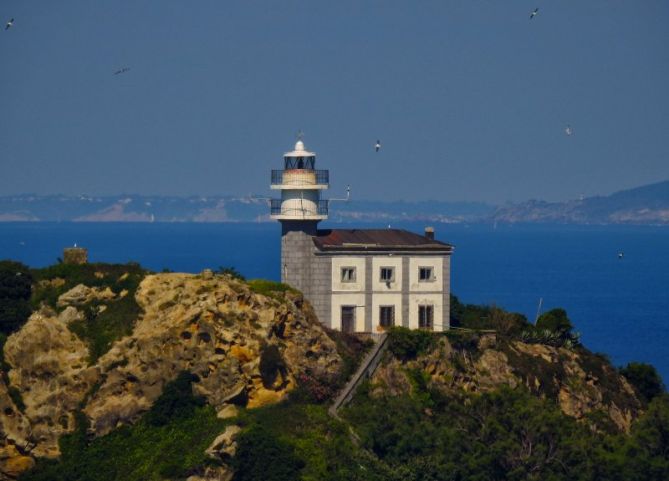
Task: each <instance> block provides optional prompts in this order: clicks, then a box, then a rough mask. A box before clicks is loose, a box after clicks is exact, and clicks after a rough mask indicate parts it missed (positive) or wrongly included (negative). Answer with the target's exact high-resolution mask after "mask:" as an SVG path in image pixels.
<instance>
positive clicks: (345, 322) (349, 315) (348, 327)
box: [341, 306, 355, 333]
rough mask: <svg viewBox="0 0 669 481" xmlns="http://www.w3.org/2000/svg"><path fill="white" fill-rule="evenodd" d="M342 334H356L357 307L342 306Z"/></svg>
mask: <svg viewBox="0 0 669 481" xmlns="http://www.w3.org/2000/svg"><path fill="white" fill-rule="evenodd" d="M341 330H342V332H348V333H352V332H355V306H341Z"/></svg>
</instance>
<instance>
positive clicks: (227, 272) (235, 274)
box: [216, 266, 246, 281]
mask: <svg viewBox="0 0 669 481" xmlns="http://www.w3.org/2000/svg"><path fill="white" fill-rule="evenodd" d="M216 272H217V273H218V274H221V275H224V276H229V277H232V278H233V279H237V280H240V281H245V280H246V277H244V276H243V275H242V273H241V272H239V271H238V270H237V269H235V268H234V267H225V266H221V267H219V268H218V271H216Z"/></svg>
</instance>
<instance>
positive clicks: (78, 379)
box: [0, 274, 342, 479]
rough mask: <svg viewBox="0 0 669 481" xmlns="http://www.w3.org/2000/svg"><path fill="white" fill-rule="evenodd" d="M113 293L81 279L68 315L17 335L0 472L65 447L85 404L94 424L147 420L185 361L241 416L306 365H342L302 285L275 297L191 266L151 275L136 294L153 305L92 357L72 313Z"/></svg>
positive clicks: (66, 298) (93, 428) (99, 431)
mask: <svg viewBox="0 0 669 481" xmlns="http://www.w3.org/2000/svg"><path fill="white" fill-rule="evenodd" d="M110 293H111V295H113V293H112V292H111V291H109V293H108V292H106V291H104V290H100V289H92V288H88V287H86V286H77V287H76V288H75V289H72V290H70V291H68V292H67V293H66V294H64V295H63V296H61V297H60V299H59V306H68V307H66V308H65V310H63V311H62V312H61V313H60V314H56V313H55V312H53V311H51V310H50V309H43V310H41V311H40V312H37V313H34V314H33V315H32V316H31V317H30V319H29V320H28V322H27V323H26V324H25V325H24V326H23V327H22V328H21V330H19V331H18V332H16V333H15V334H13V335H12V336H10V337H9V339H8V340H7V342H6V344H5V348H4V353H5V360H6V362H7V363H8V364H9V365H10V366H11V369H10V370H9V372H8V379H9V384H10V386H11V388H12V389H14V390H16V392H17V393H18V394H19V395H20V396H21V398H22V400H23V403H24V404H25V409H24V412H21V410H20V409H19V408H18V407H17V406H16V404H15V403H14V401H13V400H12V397H11V396H10V395H9V391H8V390H9V388H10V386H7V385H5V383H4V382H2V381H0V408H2V410H3V411H2V412H1V413H0V433H1V434H3V438H4V441H0V472H1V473H2V475H0V479H3V478H2V476H4V479H12V478H13V477H15V476H16V475H17V473H19V472H21V471H22V470H25V469H27V468H29V467H30V466H31V465H32V463H33V462H34V461H33V458H34V457H43V456H47V457H53V456H58V455H59V449H58V439H59V437H60V436H61V435H63V434H64V433H68V432H72V431H73V430H74V429H75V424H76V423H75V413H76V412H77V410H78V409H82V407H83V413H84V414H85V415H86V417H87V420H88V422H89V425H88V429H89V432H90V434H91V435H93V436H100V435H104V434H106V433H108V432H110V431H111V430H113V429H115V428H116V427H117V426H119V425H123V424H129V423H134V422H135V421H136V420H138V419H139V417H141V415H142V414H143V413H144V412H145V411H147V410H148V409H149V408H150V407H151V406H152V404H153V403H154V402H155V400H156V399H157V398H158V397H159V396H160V395H161V393H162V391H163V388H164V386H165V385H166V384H167V383H168V382H170V381H172V380H174V379H175V378H176V377H177V376H178V374H179V373H180V372H182V371H189V372H190V373H192V374H193V375H194V376H195V381H194V383H193V390H194V392H195V393H196V394H198V395H202V396H204V397H205V398H206V400H207V402H208V403H209V404H210V405H211V406H213V407H214V408H215V409H216V410H217V411H218V412H219V413H220V415H221V417H230V416H234V415H235V414H234V413H235V409H234V408H233V407H231V406H232V405H243V406H246V407H248V408H253V407H258V406H262V405H264V404H267V403H273V402H277V401H279V400H281V399H284V398H285V396H286V395H287V394H288V393H289V392H290V391H291V390H293V389H294V388H295V386H296V381H295V379H296V378H297V377H298V375H300V374H303V373H309V374H311V375H313V374H324V375H326V374H332V373H335V372H338V370H339V369H340V367H341V365H342V361H341V358H340V356H339V354H338V353H337V350H336V346H335V344H334V342H333V341H332V340H331V339H330V338H329V337H328V336H327V335H326V334H325V332H324V330H323V328H322V327H321V325H320V323H319V322H318V321H317V319H316V318H315V316H314V315H313V312H312V311H311V309H310V307H308V305H307V304H304V303H303V301H302V298H301V296H300V295H297V294H291V293H286V294H277V295H276V296H272V297H268V296H264V295H259V294H255V293H254V292H252V291H251V289H250V288H249V286H248V285H247V284H245V283H243V282H239V281H236V280H233V279H231V278H229V277H227V276H213V275H206V276H203V275H190V274H157V275H151V276H147V277H146V278H145V279H144V280H143V281H142V283H141V285H140V287H139V289H138V291H137V293H136V296H135V298H136V300H137V302H138V304H139V305H140V307H141V308H142V311H143V315H141V316H140V318H139V319H138V320H137V322H136V324H135V327H134V329H133V332H132V334H131V335H130V336H127V337H124V338H122V339H119V340H118V341H116V342H115V343H114V344H113V345H112V348H111V349H110V350H109V352H107V353H106V354H104V355H103V356H102V357H100V358H99V359H98V361H97V362H96V363H95V364H92V365H89V364H88V362H89V352H88V347H87V345H86V344H85V343H84V342H83V341H82V340H80V339H79V338H78V337H77V336H76V335H75V334H74V333H73V332H72V331H70V329H69V328H68V324H69V323H70V322H72V321H74V320H78V319H81V316H82V315H83V314H82V312H81V311H79V310H77V309H78V308H82V307H84V306H86V305H87V304H88V303H90V302H101V301H109V300H111V299H112V297H111V296H110ZM74 306H76V307H74ZM270 346H274V347H273V349H274V350H275V351H276V352H278V353H279V355H280V358H281V365H280V369H279V370H278V371H277V372H276V376H274V377H273V379H272V380H271V381H272V382H268V381H267V379H263V375H262V373H261V371H260V364H261V359H262V357H263V353H264V352H265V351H266V350H267V349H268V348H269V347H270ZM230 438H231V439H232V435H231V436H230ZM219 444H220V443H219ZM224 448H225V449H223V448H222V449H223V450H222V451H221V452H226V450H227V451H230V449H232V448H231V447H230V446H227V447H224ZM213 475H214V474H213V473H209V474H207V476H209V477H211V476H213ZM204 477H205V478H206V476H204Z"/></svg>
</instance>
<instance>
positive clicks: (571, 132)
mask: <svg viewBox="0 0 669 481" xmlns="http://www.w3.org/2000/svg"><path fill="white" fill-rule="evenodd" d="M564 133H565V134H567V135H571V134H573V133H574V131H573V130H571V125H569V124H567V126H566V127H565V129H564Z"/></svg>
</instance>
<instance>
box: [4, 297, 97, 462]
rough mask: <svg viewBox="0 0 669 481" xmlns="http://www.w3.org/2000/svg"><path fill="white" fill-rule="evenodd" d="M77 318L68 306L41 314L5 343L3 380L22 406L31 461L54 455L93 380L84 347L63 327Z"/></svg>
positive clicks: (93, 373)
mask: <svg viewBox="0 0 669 481" xmlns="http://www.w3.org/2000/svg"><path fill="white" fill-rule="evenodd" d="M77 318H78V313H77V311H76V310H75V309H74V308H72V307H70V308H67V309H65V310H64V311H63V312H62V313H61V314H60V315H56V314H55V313H54V312H49V311H48V310H42V311H40V312H37V313H35V314H33V315H32V316H31V317H30V319H29V320H28V322H27V323H26V324H25V325H24V326H23V328H22V329H21V330H20V331H18V332H16V333H14V334H12V335H11V336H9V338H8V339H7V342H6V344H5V348H4V354H5V360H6V362H7V363H8V364H9V365H11V366H12V369H11V370H10V371H9V373H8V375H9V381H10V384H11V386H12V387H13V388H15V389H17V391H18V393H19V394H20V395H21V398H22V400H23V404H24V405H25V410H24V417H25V419H26V420H27V421H28V422H29V424H30V435H29V436H28V440H27V445H29V446H32V448H31V449H30V453H31V455H33V456H46V457H55V456H58V455H59V454H60V450H59V448H58V438H59V437H60V436H61V435H62V434H63V433H67V432H71V431H72V430H73V429H74V427H75V420H74V412H75V411H76V409H77V408H78V406H79V404H80V403H81V402H82V400H83V399H84V396H85V394H86V392H87V391H88V390H89V389H90V388H91V386H92V385H93V384H94V383H95V381H96V379H97V373H96V370H95V368H94V367H89V366H88V348H87V347H86V345H85V344H84V343H83V342H82V341H81V340H79V338H77V336H75V335H74V334H73V333H72V332H70V330H69V329H68V327H67V324H68V322H70V321H72V320H74V319H77ZM3 425H5V422H4V421H3Z"/></svg>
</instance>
